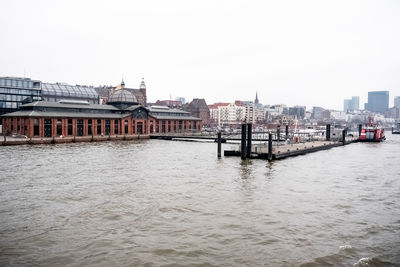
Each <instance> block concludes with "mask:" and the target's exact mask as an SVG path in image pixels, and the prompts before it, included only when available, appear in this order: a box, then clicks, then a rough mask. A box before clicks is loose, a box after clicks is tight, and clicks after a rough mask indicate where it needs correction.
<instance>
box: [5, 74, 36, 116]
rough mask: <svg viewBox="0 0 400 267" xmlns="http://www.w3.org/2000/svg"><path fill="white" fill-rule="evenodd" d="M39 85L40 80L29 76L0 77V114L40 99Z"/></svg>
mask: <svg viewBox="0 0 400 267" xmlns="http://www.w3.org/2000/svg"><path fill="white" fill-rule="evenodd" d="M41 87H42V82H41V81H37V80H31V79H29V78H17V77H0V115H1V114H5V113H8V112H13V111H16V110H18V108H19V107H20V106H21V105H22V104H25V103H29V102H33V101H39V100H41Z"/></svg>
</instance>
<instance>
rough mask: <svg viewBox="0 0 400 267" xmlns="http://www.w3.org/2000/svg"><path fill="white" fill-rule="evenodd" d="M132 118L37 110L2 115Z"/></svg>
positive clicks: (115, 114) (121, 115)
mask: <svg viewBox="0 0 400 267" xmlns="http://www.w3.org/2000/svg"><path fill="white" fill-rule="evenodd" d="M127 116H130V114H129V113H126V114H117V113H91V112H62V111H54V112H53V111H35V110H20V111H16V112H12V113H7V114H5V115H2V117H59V118H65V117H69V118H104V119H119V118H124V117H127Z"/></svg>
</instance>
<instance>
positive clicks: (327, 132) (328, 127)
mask: <svg viewBox="0 0 400 267" xmlns="http://www.w3.org/2000/svg"><path fill="white" fill-rule="evenodd" d="M325 137H326V141H330V140H331V125H330V124H327V125H326V134H325Z"/></svg>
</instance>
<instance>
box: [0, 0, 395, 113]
mask: <svg viewBox="0 0 400 267" xmlns="http://www.w3.org/2000/svg"><path fill="white" fill-rule="evenodd" d="M0 13H1V15H0V51H1V59H0V76H24V72H25V73H26V76H27V77H30V78H33V79H39V80H42V81H44V82H67V83H71V84H87V85H95V86H97V85H104V84H107V85H117V84H118V83H120V81H121V78H122V76H123V77H124V80H125V83H126V86H127V87H131V88H137V87H138V86H139V84H140V81H141V77H142V76H143V77H144V78H145V81H146V85H147V93H148V99H149V100H150V101H156V100H157V99H169V98H170V95H172V98H173V99H174V98H175V97H177V96H183V97H185V98H186V100H187V101H188V100H191V99H192V98H194V97H204V98H205V99H206V101H207V103H209V104H211V103H214V102H218V101H221V102H230V101H234V100H253V99H254V97H255V94H256V91H258V95H259V98H260V101H261V102H262V103H263V104H277V103H284V104H287V105H289V106H292V105H297V104H299V105H306V106H307V108H310V107H311V106H313V105H318V106H323V107H325V108H335V109H343V99H344V98H351V96H353V95H357V96H360V102H361V105H360V106H361V108H363V103H364V102H365V101H366V100H367V95H368V93H367V92H368V91H372V90H389V91H390V106H392V105H393V97H394V96H398V95H400V1H385V0H376V1H365V0H362V1H350V0H347V1H336V0H335V1H325V0H315V1H217V0H214V1H205V0H201V1H189V0H185V1H171V0H168V1H162V0H160V1H152V0H149V1H128V0H127V1H116V0H113V1H111V0H110V1H99V0H97V1H83V0H80V1H72V0H66V1H61V0H49V1H40V0H35V1H28V0H27V1H19V0H9V1H8V0H0Z"/></svg>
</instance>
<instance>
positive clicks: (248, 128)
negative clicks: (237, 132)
mask: <svg viewBox="0 0 400 267" xmlns="http://www.w3.org/2000/svg"><path fill="white" fill-rule="evenodd" d="M252 131H253V127H252V124H251V123H248V124H247V151H246V157H247V158H250V156H251V138H252Z"/></svg>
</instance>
